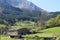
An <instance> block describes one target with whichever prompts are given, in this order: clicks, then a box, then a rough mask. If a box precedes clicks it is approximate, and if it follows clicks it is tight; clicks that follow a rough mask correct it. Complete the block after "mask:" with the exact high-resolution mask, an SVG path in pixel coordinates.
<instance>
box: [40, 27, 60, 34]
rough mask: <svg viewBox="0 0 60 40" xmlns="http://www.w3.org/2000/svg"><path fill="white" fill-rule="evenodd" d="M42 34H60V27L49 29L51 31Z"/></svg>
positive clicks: (47, 30) (46, 30)
mask: <svg viewBox="0 0 60 40" xmlns="http://www.w3.org/2000/svg"><path fill="white" fill-rule="evenodd" d="M40 32H44V33H57V34H60V27H54V28H49V29H45V30H42V31H40Z"/></svg>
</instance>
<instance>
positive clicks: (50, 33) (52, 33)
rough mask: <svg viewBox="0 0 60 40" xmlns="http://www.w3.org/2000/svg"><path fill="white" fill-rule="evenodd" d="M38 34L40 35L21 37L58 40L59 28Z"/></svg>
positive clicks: (59, 35)
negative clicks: (53, 38)
mask: <svg viewBox="0 0 60 40" xmlns="http://www.w3.org/2000/svg"><path fill="white" fill-rule="evenodd" d="M40 32H42V33H37V34H30V35H23V37H26V38H35V37H39V38H41V37H42V38H44V37H58V38H60V27H54V28H49V29H45V30H41V31H40Z"/></svg>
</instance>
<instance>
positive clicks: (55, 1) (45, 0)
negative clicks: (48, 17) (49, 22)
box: [28, 0, 60, 12]
mask: <svg viewBox="0 0 60 40" xmlns="http://www.w3.org/2000/svg"><path fill="white" fill-rule="evenodd" d="M28 1H31V2H32V3H34V4H35V5H37V6H38V7H40V8H42V9H44V10H46V11H49V12H51V11H53V12H55V11H60V0H28Z"/></svg>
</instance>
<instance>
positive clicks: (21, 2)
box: [7, 0, 43, 11]
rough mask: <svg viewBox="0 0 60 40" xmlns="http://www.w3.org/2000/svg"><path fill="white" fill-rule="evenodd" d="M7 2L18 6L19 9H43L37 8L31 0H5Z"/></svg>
mask: <svg viewBox="0 0 60 40" xmlns="http://www.w3.org/2000/svg"><path fill="white" fill-rule="evenodd" d="M7 2H8V3H9V4H10V5H12V6H14V7H18V8H20V9H29V10H36V11H42V10H43V9H41V8H39V7H38V6H36V5H35V4H33V3H32V2H29V1H27V0H7Z"/></svg>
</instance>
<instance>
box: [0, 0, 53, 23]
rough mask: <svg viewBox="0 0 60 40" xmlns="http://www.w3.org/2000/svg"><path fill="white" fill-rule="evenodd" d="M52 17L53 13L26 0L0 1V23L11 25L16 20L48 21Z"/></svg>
mask: <svg viewBox="0 0 60 40" xmlns="http://www.w3.org/2000/svg"><path fill="white" fill-rule="evenodd" d="M53 16H54V13H50V12H47V11H45V10H43V9H42V8H39V7H38V6H36V5H35V4H33V3H32V2H29V1H27V0H0V23H4V24H13V23H15V22H16V21H17V20H18V21H20V20H32V21H38V20H40V19H42V20H48V19H50V18H52V17H53ZM41 17H42V18H41Z"/></svg>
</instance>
